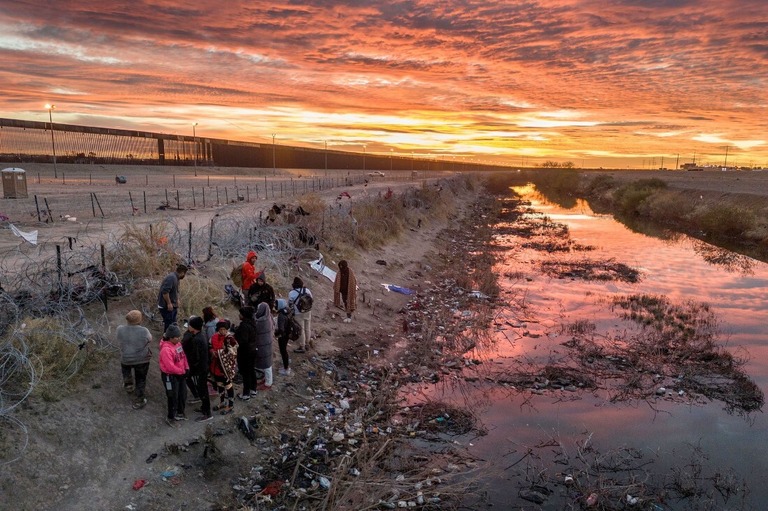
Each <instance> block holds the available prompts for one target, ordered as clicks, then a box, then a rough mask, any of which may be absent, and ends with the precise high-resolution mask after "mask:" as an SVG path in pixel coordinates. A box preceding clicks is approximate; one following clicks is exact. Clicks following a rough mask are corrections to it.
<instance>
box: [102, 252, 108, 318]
mask: <svg viewBox="0 0 768 511" xmlns="http://www.w3.org/2000/svg"><path fill="white" fill-rule="evenodd" d="M101 273H102V274H103V275H104V277H105V278H106V276H107V257H106V254H105V249H104V243H102V244H101ZM108 298H109V296H107V286H104V287H102V288H101V303H103V304H104V310H108V309H109V305H107V301H108Z"/></svg>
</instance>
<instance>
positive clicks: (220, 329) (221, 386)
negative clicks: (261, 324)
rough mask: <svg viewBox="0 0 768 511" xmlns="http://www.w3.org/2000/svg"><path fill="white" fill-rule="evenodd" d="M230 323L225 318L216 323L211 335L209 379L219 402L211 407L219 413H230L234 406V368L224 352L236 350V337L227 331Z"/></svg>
mask: <svg viewBox="0 0 768 511" xmlns="http://www.w3.org/2000/svg"><path fill="white" fill-rule="evenodd" d="M230 326H231V324H230V322H229V321H227V320H226V319H224V320H220V321H219V322H218V323H216V333H215V334H213V336H211V350H210V355H211V357H210V358H211V367H210V371H211V380H212V381H213V385H214V386H215V387H216V391H217V392H218V393H219V404H218V405H216V406H214V407H213V411H218V412H219V413H220V414H221V415H227V414H229V413H232V410H233V408H234V406H235V386H234V382H233V380H234V377H235V375H234V372H235V370H236V369H235V368H234V367H232V366H231V365H230V364H229V361H228V360H226V359H225V358H223V357H225V356H226V354H225V352H231V351H233V350H237V339H235V336H234V335H232V332H230V331H229V328H230Z"/></svg>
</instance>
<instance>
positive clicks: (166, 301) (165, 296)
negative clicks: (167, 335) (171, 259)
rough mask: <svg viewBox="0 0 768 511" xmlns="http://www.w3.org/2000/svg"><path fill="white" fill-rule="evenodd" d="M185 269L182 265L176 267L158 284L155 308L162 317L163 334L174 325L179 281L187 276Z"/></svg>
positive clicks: (177, 306)
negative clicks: (158, 289)
mask: <svg viewBox="0 0 768 511" xmlns="http://www.w3.org/2000/svg"><path fill="white" fill-rule="evenodd" d="M187 269H188V268H187V267H186V266H185V265H183V264H179V265H177V266H176V271H175V272H173V273H169V274H168V275H166V277H165V278H164V279H163V282H162V283H161V284H160V291H158V293H157V308H158V310H159V311H160V315H161V316H162V317H163V332H165V331H166V330H168V327H169V326H171V325H172V324H174V323H176V316H177V313H178V311H179V304H180V303H181V300H180V299H179V281H180V280H182V279H183V278H184V277H185V276H186V275H187Z"/></svg>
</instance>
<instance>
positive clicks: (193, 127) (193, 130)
mask: <svg viewBox="0 0 768 511" xmlns="http://www.w3.org/2000/svg"><path fill="white" fill-rule="evenodd" d="M195 126H197V123H194V124H193V125H192V143H193V144H194V145H195V177H197V133H196V132H195Z"/></svg>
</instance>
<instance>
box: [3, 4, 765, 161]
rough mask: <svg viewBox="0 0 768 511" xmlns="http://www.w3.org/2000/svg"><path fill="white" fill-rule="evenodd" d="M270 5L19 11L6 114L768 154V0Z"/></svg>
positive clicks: (626, 151) (377, 139)
mask: <svg viewBox="0 0 768 511" xmlns="http://www.w3.org/2000/svg"><path fill="white" fill-rule="evenodd" d="M258 4H259V3H256V4H254V3H253V2H241V1H233V2H225V3H223V5H220V3H219V2H211V1H205V0H203V1H200V2H197V3H195V4H194V5H190V4H189V3H188V2H181V1H175V0H172V1H160V0H144V1H138V2H131V3H125V2H116V1H114V0H103V1H100V2H95V1H92V0H84V1H79V2H67V3H61V2H47V1H42V0H29V1H26V2H14V3H9V4H8V5H4V13H3V14H4V15H3V18H0V34H2V35H0V58H2V59H3V62H4V63H5V65H4V66H3V69H2V70H0V89H2V95H1V96H0V116H4V117H13V118H21V119H32V120H44V117H46V116H47V113H46V112H45V110H43V109H42V105H43V104H44V103H46V102H54V103H56V104H57V111H56V116H57V118H58V120H60V121H61V122H72V121H73V120H74V119H77V120H78V122H80V123H84V124H87V123H93V124H98V125H107V126H125V125H131V126H133V127H140V126H141V125H142V124H144V125H146V126H147V129H150V126H152V127H158V126H159V127H162V128H163V131H166V132H179V133H186V132H188V131H191V128H190V126H191V124H192V123H193V122H199V125H198V132H199V133H200V134H205V135H208V136H213V137H227V138H236V139H242V140H249V141H264V140H266V139H268V138H269V136H270V135H269V134H271V133H279V134H280V138H281V139H282V140H283V141H284V142H285V143H289V141H290V143H293V144H307V145H312V144H315V145H317V144H320V142H321V141H323V140H328V139H331V140H344V141H346V142H348V143H351V144H354V143H359V144H361V145H362V144H366V145H367V148H368V149H367V150H368V151H369V152H381V153H384V154H386V153H389V152H390V149H393V150H394V151H395V152H404V153H410V152H411V151H415V152H417V153H420V154H426V153H430V152H433V153H436V154H451V153H452V152H454V154H458V155H461V156H466V154H464V152H465V151H466V150H467V149H468V148H475V149H476V151H477V152H478V153H481V154H482V155H484V157H485V158H487V159H491V160H493V161H509V162H520V159H521V157H523V156H524V157H525V158H526V159H527V161H529V162H531V163H535V162H536V161H544V160H561V161H566V160H571V161H577V162H582V163H586V164H587V165H593V166H620V167H624V166H637V165H638V164H639V163H640V162H646V161H648V162H650V161H652V159H660V157H662V156H666V157H671V156H672V155H676V154H682V155H686V154H692V153H694V152H695V153H697V154H698V155H711V157H712V158H713V159H719V158H720V156H719V155H720V154H721V153H722V152H724V147H725V146H731V153H730V155H729V161H737V162H738V163H740V164H750V163H753V164H759V165H768V141H766V140H765V139H766V137H767V135H766V129H765V127H766V123H765V121H764V120H763V119H765V118H766V114H767V113H768V112H767V110H768V97H766V96H767V95H766V92H765V91H766V90H768V87H767V86H768V83H766V81H767V80H766V78H765V74H764V73H762V72H761V70H762V69H765V68H766V64H768V45H767V44H766V43H765V42H764V41H766V40H768V14H766V13H765V8H764V7H763V3H762V1H761V0H740V1H736V0H734V1H731V2H721V1H719V0H700V1H696V2H693V1H689V2H681V1H678V0H675V1H671V0H643V1H639V0H634V1H630V0H624V1H614V2H610V3H606V2H603V1H600V0H587V1H577V0H529V1H527V2H521V3H514V4H513V3H511V2H501V1H487V0H483V1H480V0H471V1H457V0H441V1H436V0H435V1H433V0H404V1H395V2H386V3H385V5H380V6H372V5H360V6H350V5H346V4H344V3H341V2H335V1H329V0H325V1H314V2H304V1H301V0H294V1H292V2H286V3H283V4H272V5H270V6H261V5H258ZM553 112H559V115H560V116H559V117H557V116H553V115H552V113H553ZM339 119H343V121H342V122H340V121H339ZM404 121H405V122H404ZM235 126H237V127H239V128H234V127H235ZM233 128H234V129H233ZM532 130H535V131H532ZM553 130H554V131H553ZM713 133H716V136H713V135H712V134H713ZM437 135H439V136H437ZM321 145H322V144H321ZM731 155H732V156H731ZM585 160H586V162H585ZM682 160H683V161H684V160H685V157H683V158H682ZM739 160H740V161H739Z"/></svg>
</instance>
